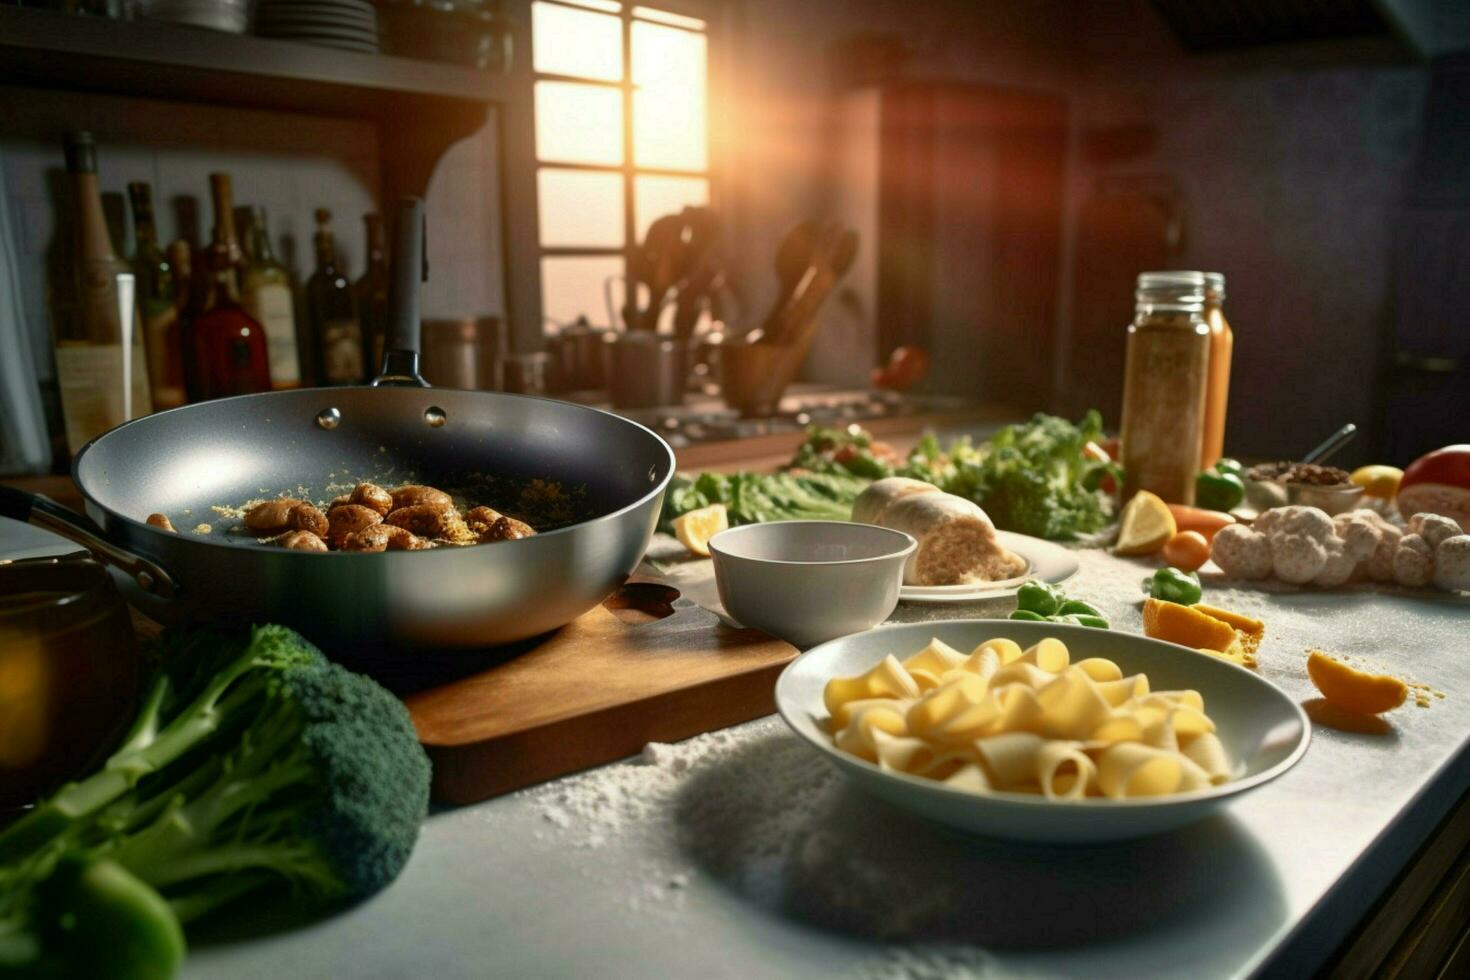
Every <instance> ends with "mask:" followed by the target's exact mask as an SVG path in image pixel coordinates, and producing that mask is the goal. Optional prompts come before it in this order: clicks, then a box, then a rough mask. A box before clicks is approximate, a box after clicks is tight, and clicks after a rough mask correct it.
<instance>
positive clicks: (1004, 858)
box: [17, 419, 1470, 980]
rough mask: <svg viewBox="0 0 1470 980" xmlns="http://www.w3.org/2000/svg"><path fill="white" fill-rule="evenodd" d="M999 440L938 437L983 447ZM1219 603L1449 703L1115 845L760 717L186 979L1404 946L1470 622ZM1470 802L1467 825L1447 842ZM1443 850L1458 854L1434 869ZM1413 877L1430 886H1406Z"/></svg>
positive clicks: (670, 973) (1264, 598)
mask: <svg viewBox="0 0 1470 980" xmlns="http://www.w3.org/2000/svg"><path fill="white" fill-rule="evenodd" d="M995 424H997V423H993V422H991V421H990V420H984V421H981V420H979V419H976V420H973V421H971V422H969V423H968V424H962V425H961V426H959V427H958V428H957V429H951V430H949V431H947V432H945V433H944V435H945V436H946V437H947V436H950V435H954V434H957V432H958V431H962V430H963V431H968V432H969V433H970V434H972V435H975V436H976V437H983V436H984V435H986V434H988V432H989V431H991V430H993V428H994V426H995ZM910 436H911V434H910V433H894V437H893V439H892V441H894V442H895V443H896V444H899V445H900V446H901V445H902V444H904V443H906V442H907V441H909V437H910ZM778 448H779V447H778ZM782 451H783V452H789V450H782ZM681 462H682V460H681ZM722 462H723V461H722ZM710 463H713V461H709V462H704V461H701V464H700V465H710ZM686 465H688V464H686ZM730 465H731V466H735V467H738V468H758V467H759V462H752V461H749V460H747V459H741V458H733V457H732V460H731V461H730ZM17 482H19V481H17ZM27 482H30V481H27ZM36 482H43V481H36ZM50 483H51V484H54V485H47V486H44V487H40V486H36V485H35V483H32V485H31V487H30V488H31V489H43V492H51V493H52V494H53V495H55V496H57V497H59V498H62V499H66V498H67V496H68V492H70V493H71V494H74V493H75V491H74V489H73V488H71V487H70V485H69V481H66V480H65V479H64V478H59V479H55V480H52V481H50ZM1081 557H1082V560H1083V568H1082V571H1081V572H1080V573H1079V575H1078V576H1077V577H1076V578H1075V579H1073V580H1072V581H1071V582H1070V583H1069V584H1068V586H1067V589H1068V591H1069V592H1071V593H1072V594H1075V595H1078V596H1080V597H1083V598H1087V599H1089V600H1096V603H1097V604H1098V605H1099V606H1101V608H1102V609H1103V611H1104V612H1106V613H1108V614H1109V616H1110V618H1111V620H1112V622H1113V625H1114V628H1116V629H1122V630H1130V631H1135V632H1136V631H1139V630H1140V629H1141V621H1140V613H1139V609H1138V605H1137V598H1138V593H1137V591H1136V590H1137V583H1138V580H1139V579H1140V578H1142V577H1143V574H1144V573H1145V571H1146V567H1145V566H1143V565H1142V564H1141V563H1138V562H1133V561H1129V560H1125V559H1118V558H1114V557H1112V556H1110V555H1107V554H1105V553H1102V552H1098V551H1085V552H1082V553H1081ZM706 564H707V563H706ZM678 577H679V578H680V579H681V580H682V581H681V586H682V587H683V588H684V589H685V594H686V596H688V597H690V598H694V599H700V598H704V599H706V600H707V599H708V592H707V591H705V592H703V593H702V592H701V590H702V589H703V590H707V589H708V576H707V573H706V572H702V571H701V570H700V569H699V567H698V566H696V565H690V566H688V567H686V568H682V569H680V570H679V572H678ZM701 583H702V584H701ZM1207 588H1208V591H1209V595H1210V598H1211V601H1213V602H1215V603H1216V604H1218V605H1223V606H1226V607H1229V608H1236V609H1239V610H1240V611H1242V612H1248V613H1253V614H1256V615H1259V616H1261V617H1262V618H1264V619H1265V621H1266V623H1267V636H1266V640H1265V643H1264V645H1263V648H1262V654H1261V656H1262V666H1261V672H1262V674H1263V675H1264V676H1265V677H1267V678H1269V679H1270V680H1272V681H1273V682H1275V683H1277V684H1279V685H1280V686H1281V687H1282V688H1283V689H1284V690H1286V691H1287V692H1288V693H1289V694H1290V695H1291V696H1292V697H1294V698H1296V699H1297V700H1299V701H1303V702H1307V701H1310V700H1311V699H1312V698H1313V697H1314V696H1315V693H1316V692H1315V690H1314V689H1313V688H1312V687H1311V685H1310V682H1309V681H1308V680H1307V678H1306V672H1305V666H1304V660H1305V658H1304V651H1305V650H1306V648H1308V647H1321V648H1325V649H1329V650H1333V651H1337V652H1341V653H1346V654H1351V655H1354V656H1357V657H1360V658H1363V659H1365V660H1367V661H1369V662H1373V663H1378V664H1381V665H1382V666H1383V667H1385V668H1386V669H1389V670H1390V671H1392V672H1394V673H1396V674H1399V675H1401V676H1404V677H1406V678H1407V679H1411V680H1415V681H1420V682H1423V683H1425V684H1428V685H1431V686H1432V687H1433V688H1435V689H1437V690H1438V691H1439V692H1441V693H1443V695H1444V697H1443V698H1436V697H1433V696H1430V697H1429V698H1428V699H1427V700H1428V702H1429V706H1428V707H1424V708H1420V707H1417V706H1415V705H1414V703H1413V701H1412V700H1411V701H1410V703H1409V704H1408V705H1406V706H1404V707H1403V708H1400V709H1399V710H1398V711H1396V712H1394V713H1392V714H1391V715H1389V716H1387V721H1388V729H1387V731H1386V732H1385V733H1383V734H1362V733H1357V734H1355V733H1349V732H1342V731H1337V730H1334V729H1331V728H1327V727H1324V726H1320V725H1319V726H1317V727H1315V729H1314V732H1313V743H1312V746H1311V748H1310V750H1309V751H1308V753H1307V755H1306V756H1305V758H1304V759H1303V760H1302V762H1301V763H1300V764H1299V765H1298V766H1297V767H1296V768H1295V769H1293V770H1292V771H1291V772H1290V773H1288V774H1286V775H1285V776H1284V777H1283V778H1282V779H1280V780H1278V781H1277V782H1276V783H1273V784H1272V785H1270V786H1267V787H1265V788H1263V789H1261V790H1259V791H1257V792H1254V793H1251V794H1248V795H1246V796H1245V797H1243V798H1241V799H1240V800H1238V801H1236V802H1234V803H1232V804H1231V805H1230V806H1229V808H1228V810H1227V811H1226V813H1225V815H1224V816H1220V817H1216V818H1213V819H1211V820H1209V821H1206V822H1205V823H1202V824H1198V825H1196V826H1194V827H1191V828H1186V829H1184V830H1182V831H1179V832H1176V833H1173V834H1169V835H1165V836H1163V837H1158V838H1154V839H1152V840H1146V841H1139V842H1133V843H1127V844H1122V845H1114V846H1110V847H1104V848H1095V849H1087V848H1076V849H1064V848H1043V847H1031V846H1023V845H1016V844H1005V843H996V842H986V841H981V840H977V839H971V838H964V837H961V836H958V835H956V834H954V833H951V832H949V831H945V830H941V829H939V828H936V827H933V826H930V825H928V824H926V823H924V822H922V821H921V820H919V819H917V818H915V817H912V816H909V815H907V814H905V813H902V812H900V811H898V810H895V809H893V808H891V807H889V806H888V805H886V804H884V803H881V802H879V801H876V800H873V799H870V798H868V797H866V796H865V795H863V794H862V793H861V792H859V791H858V790H857V789H855V788H853V787H851V786H849V785H847V784H846V782H845V781H844V780H843V779H842V778H840V777H839V776H838V775H837V774H836V773H835V771H833V770H832V769H830V768H829V767H828V766H827V764H826V763H825V762H824V761H823V760H821V759H820V758H819V757H818V756H817V754H816V753H815V752H813V751H812V750H811V749H810V748H808V747H807V746H805V745H803V744H801V743H800V742H798V741H797V739H796V738H795V736H793V735H791V734H789V733H788V732H787V731H786V729H785V727H784V725H783V724H782V723H781V722H780V721H779V719H776V718H767V719H762V720H759V721H755V722H752V723H749V724H746V725H742V726H737V727H736V728H733V729H728V730H726V731H725V732H720V733H714V734H712V735H707V736H701V737H700V738H697V739H692V740H690V741H689V742H686V743H681V744H680V745H679V746H675V747H673V748H663V747H654V748H653V749H651V750H649V751H648V752H646V753H645V757H644V758H643V759H641V760H639V759H635V760H632V761H629V762H624V763H616V764H613V765H611V766H607V767H603V768H601V769H598V770H593V771H591V772H589V773H584V774H580V775H576V776H572V777H568V778H566V779H562V780H556V781H553V782H551V783H548V784H545V785H543V786H541V787H535V788H532V789H530V790H526V791H524V792H521V793H517V794H514V795H510V796H506V797H501V798H499V799H494V800H490V801H487V802H484V803H481V804H477V805H474V806H467V807H461V808H445V809H442V810H439V811H437V812H435V813H434V814H432V815H431V816H430V818H429V820H428V821H427V823H426V824H425V827H424V831H423V834H422V837H421V839H420V842H419V845H418V849H417V850H416V852H415V854H414V857H413V859H412V861H411V862H410V864H409V866H408V867H407V869H406V870H405V872H404V874H403V876H402V877H401V878H400V879H399V881H398V882H396V883H395V884H394V885H393V886H392V887H391V888H389V889H388V890H387V891H385V892H384V893H382V894H381V895H379V896H377V897H375V898H374V899H373V900H371V901H369V902H367V903H365V904H363V905H361V906H359V907H356V908H353V909H350V910H348V911H346V912H344V913H341V914H339V915H336V916H333V917H331V918H329V919H326V920H324V921H322V922H319V923H316V924H314V925H310V926H306V927H301V928H295V929H289V930H283V931H280V932H275V933H270V934H265V935H253V936H252V937H250V938H247V939H240V938H239V937H228V940H229V941H217V940H216V941H209V940H206V941H203V942H196V944H195V948H194V950H193V951H192V953H191V956H190V959H189V961H188V964H187V966H186V976H191V977H208V978H216V977H221V978H231V977H241V978H245V977H249V978H254V977H257V976H261V975H265V976H271V975H277V976H285V977H292V978H296V977H337V976H352V977H355V978H357V977H364V978H372V977H384V978H387V977H397V976H404V975H409V974H415V975H429V976H435V977H446V978H454V977H480V976H495V977H515V978H519V977H537V978H540V977H571V976H600V977H630V978H631V977H646V976H665V977H675V978H680V977H685V976H693V975H701V976H707V977H710V978H723V977H732V978H733V977H739V978H742V980H743V978H760V977H773V978H775V977H782V978H785V977H797V976H801V977H807V976H810V977H873V978H889V977H892V978H898V977H912V978H923V980H927V978H931V977H933V978H937V977H954V976H958V977H967V976H978V975H981V974H982V973H983V974H984V975H986V976H991V975H997V976H1036V975H1048V976H1050V975H1062V976H1088V977H1093V976H1111V975H1128V976H1147V975H1161V974H1179V973H1188V974H1189V975H1191V976H1201V977H1206V976H1208V977H1214V976H1243V975H1250V974H1252V973H1265V974H1268V975H1279V976H1298V975H1305V974H1308V973H1310V972H1312V971H1313V970H1315V969H1317V968H1318V967H1320V966H1321V965H1322V964H1323V963H1327V962H1330V961H1331V959H1332V958H1333V957H1334V956H1337V955H1339V954H1340V950H1341V949H1342V948H1343V947H1344V945H1345V944H1346V943H1347V942H1348V941H1349V940H1351V939H1354V938H1356V940H1357V941H1358V942H1359V943H1360V944H1361V943H1365V942H1367V943H1368V944H1369V945H1373V944H1377V945H1378V946H1379V947H1384V946H1386V945H1390V944H1392V942H1393V941H1394V939H1395V938H1396V937H1397V936H1398V934H1399V932H1400V931H1402V929H1403V928H1404V925H1405V922H1404V921H1403V920H1404V919H1405V918H1406V917H1407V913H1404V912H1403V911H1402V909H1400V910H1398V912H1397V913H1395V910H1394V908H1393V905H1394V902H1399V903H1400V904H1402V901H1401V900H1400V899H1398V898H1395V899H1394V901H1393V902H1385V905H1384V907H1382V908H1378V909H1375V908H1374V907H1375V903H1378V902H1379V901H1380V897H1381V896H1384V895H1385V892H1386V890H1390V885H1392V886H1393V889H1395V890H1396V891H1395V892H1394V894H1395V895H1398V894H1402V893H1410V894H1412V895H1414V896H1416V897H1414V898H1413V900H1412V901H1413V904H1414V907H1415V908H1417V907H1418V906H1419V905H1422V904H1424V903H1425V901H1426V895H1425V893H1426V891H1427V890H1429V889H1430V888H1431V887H1432V886H1433V885H1434V884H1435V883H1436V882H1437V881H1438V880H1439V878H1438V876H1439V874H1440V873H1441V872H1442V870H1443V867H1442V865H1443V864H1447V863H1451V862H1452V860H1453V859H1454V857H1455V855H1456V854H1458V853H1459V851H1460V849H1461V848H1462V847H1463V846H1464V842H1463V839H1461V838H1459V837H1456V836H1455V835H1456V834H1460V835H1463V834H1464V832H1465V831H1464V827H1465V826H1466V824H1467V823H1470V810H1467V807H1466V806H1465V805H1464V801H1465V800H1467V799H1470V796H1467V789H1470V604H1467V603H1466V601H1465V600H1463V599H1462V600H1458V601H1456V600H1453V599H1450V598H1448V597H1444V596H1440V595H1437V594H1434V593H1429V592H1420V593H1413V594H1410V593H1406V592H1402V591H1396V592H1386V593H1378V592H1374V591H1370V590H1366V589H1357V590H1353V591H1346V592H1338V593H1330V594H1329V593H1320V592H1310V591H1280V592H1266V591H1262V590H1259V589H1254V588H1229V587H1227V586H1226V585H1225V584H1221V583H1209V582H1207ZM1009 605H1010V604H1009V602H1008V601H1001V602H999V603H980V604H975V605H963V606H948V607H923V606H910V605H901V606H900V607H899V609H898V611H897V613H896V614H895V617H894V618H895V620H896V621H913V620H915V619H923V618H930V617H940V618H954V617H959V616H1003V615H1005V613H1006V612H1007V611H1008V609H1009ZM732 787H733V790H732ZM1457 801H1458V802H1459V803H1460V807H1459V811H1457V813H1456V817H1455V818H1454V820H1453V821H1448V822H1447V823H1452V824H1453V825H1454V827H1455V832H1454V833H1451V832H1450V831H1447V830H1444V829H1443V828H1442V827H1441V823H1442V822H1444V821H1446V814H1448V813H1450V812H1451V810H1452V808H1454V807H1455V806H1456V804H1457ZM1437 828H1439V829H1438V830H1437ZM1436 835H1437V836H1436ZM1431 837H1433V839H1434V840H1436V841H1438V842H1443V841H1446V840H1449V839H1451V838H1454V839H1455V840H1458V841H1459V842H1458V843H1457V844H1456V845H1455V846H1454V848H1453V849H1452V850H1450V851H1449V852H1448V853H1447V854H1446V855H1444V856H1443V858H1440V856H1439V854H1438V853H1437V852H1435V853H1433V854H1431V856H1430V858H1425V857H1422V856H1421V857H1419V858H1416V852H1419V851H1420V849H1421V848H1424V847H1425V842H1426V840H1429V839H1431ZM1435 847H1438V848H1439V849H1440V850H1443V849H1444V848H1443V846H1441V845H1440V844H1436V845H1435ZM1426 850H1428V849H1426ZM1431 858H1433V860H1431ZM1423 864H1428V865H1430V866H1431V867H1430V868H1429V871H1428V872H1425V871H1423V870H1422V868H1421V867H1420V865H1423ZM1406 867H1410V870H1409V871H1407V872H1406V871H1405V868H1406ZM1401 873H1402V874H1403V877H1404V879H1406V880H1408V884H1406V883H1405V882H1404V881H1400V882H1395V879H1396V878H1398V877H1399V876H1400V875H1401ZM1416 880H1417V882H1418V884H1417V887H1416V888H1411V887H1409V886H1410V885H1413V884H1415V881H1416ZM1370 910H1372V918H1371V920H1365V918H1364V917H1365V914H1366V913H1369V912H1370ZM1411 911H1412V910H1411ZM1391 913H1392V914H1391ZM1395 914H1397V918H1398V921H1396V922H1392V923H1390V925H1389V926H1384V927H1382V928H1379V926H1378V923H1379V922H1380V921H1381V920H1384V919H1394V916H1395ZM1390 929H1391V932H1389V931H1388V930H1390ZM256 931H257V932H258V931H259V930H256ZM1380 934H1381V935H1382V937H1385V938H1380ZM1376 952H1377V954H1379V955H1381V954H1382V953H1383V952H1385V950H1384V949H1383V948H1379V949H1377V951H1376Z"/></svg>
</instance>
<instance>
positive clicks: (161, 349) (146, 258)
mask: <svg viewBox="0 0 1470 980" xmlns="http://www.w3.org/2000/svg"><path fill="white" fill-rule="evenodd" d="M128 199H129V200H130V201H131V202H132V205H133V239H134V247H133V274H134V275H135V276H136V277H137V282H138V287H137V288H138V308H139V310H140V311H141V312H142V314H143V344H144V347H145V348H146V349H147V352H148V381H149V390H150V392H151V393H152V395H153V407H154V408H156V409H165V408H177V407H178V406H180V405H182V404H184V402H185V400H186V399H185V394H184V361H183V349H182V347H181V346H180V343H179V310H178V307H176V306H175V305H174V282H173V279H174V273H173V266H172V265H171V264H170V263H169V260H168V257H167V256H165V255H164V254H163V249H161V248H159V246H158V230H157V228H156V227H155V225H154V223H153V188H152V187H150V186H149V185H148V184H146V183H143V182H141V181H134V182H133V183H131V184H129V185H128Z"/></svg>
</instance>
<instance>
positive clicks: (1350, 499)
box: [1286, 480, 1363, 517]
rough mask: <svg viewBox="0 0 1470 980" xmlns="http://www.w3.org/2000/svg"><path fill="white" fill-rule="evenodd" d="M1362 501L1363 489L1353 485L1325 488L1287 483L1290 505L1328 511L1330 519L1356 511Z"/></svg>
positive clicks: (1331, 485) (1287, 497) (1307, 484)
mask: <svg viewBox="0 0 1470 980" xmlns="http://www.w3.org/2000/svg"><path fill="white" fill-rule="evenodd" d="M1362 499H1363V488H1362V487H1360V486H1357V485H1356V484H1352V483H1348V484H1341V483H1335V484H1328V485H1326V486H1323V485H1321V484H1314V483H1296V482H1294V481H1291V480H1288V481H1287V482H1286V500H1287V502H1288V503H1292V504H1300V505H1301V506H1303V507H1317V508H1320V509H1322V510H1324V511H1326V512H1327V515H1328V516H1329V517H1330V516H1332V515H1333V514H1341V513H1344V512H1346V511H1350V510H1353V509H1355V508H1356V507H1357V506H1358V504H1359V502H1361V501H1362Z"/></svg>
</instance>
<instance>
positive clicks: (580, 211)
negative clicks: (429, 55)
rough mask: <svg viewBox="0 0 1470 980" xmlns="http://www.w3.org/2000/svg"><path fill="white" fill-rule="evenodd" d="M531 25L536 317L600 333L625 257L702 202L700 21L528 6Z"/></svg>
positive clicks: (597, 1)
mask: <svg viewBox="0 0 1470 980" xmlns="http://www.w3.org/2000/svg"><path fill="white" fill-rule="evenodd" d="M531 26H532V48H533V52H532V66H533V67H534V69H535V71H536V74H537V81H536V97H535V108H536V157H537V159H538V161H540V163H541V164H542V166H541V168H540V170H539V171H538V173H537V193H538V204H539V210H540V222H539V237H540V244H541V248H542V250H543V258H542V264H541V271H542V277H541V290H542V309H543V310H544V311H545V313H546V317H547V319H548V320H549V321H551V322H554V323H566V322H569V321H571V320H574V319H576V318H577V317H578V316H582V315H585V316H586V317H587V318H588V319H589V320H591V321H592V322H593V323H596V324H604V325H606V324H607V322H608V319H609V316H608V313H607V311H606V302H605V301H604V299H603V295H604V286H605V284H606V282H607V280H608V279H609V278H610V277H611V278H616V277H618V276H621V275H622V274H623V273H624V269H625V265H624V263H625V257H626V254H627V250H628V248H629V247H630V246H631V245H632V244H635V243H637V242H638V241H639V240H640V239H641V238H642V237H643V235H644V233H645V232H646V231H647V229H648V226H649V225H650V224H652V223H653V221H654V220H655V219H656V218H658V217H660V216H661V215H664V214H669V213H673V212H677V211H679V210H680V209H682V208H684V207H686V206H690V205H700V204H708V203H709V200H710V193H711V190H710V174H709V170H710V154H709V142H710V137H709V78H708V74H709V37H708V34H707V33H706V30H707V22H706V21H704V20H701V19H698V18H695V17H690V16H688V15H686V14H682V13H675V12H673V11H663V10H659V9H657V8H653V7H643V6H638V7H631V8H629V7H625V6H623V5H622V4H619V3H617V2H615V0H536V2H534V3H532V5H531ZM625 51H627V52H629V53H630V57H629V58H628V59H627V63H625V59H624V52H625ZM628 104H631V107H632V119H631V121H630V122H631V124H630V125H627V126H625V125H624V106H625V105H628ZM618 285H621V284H618Z"/></svg>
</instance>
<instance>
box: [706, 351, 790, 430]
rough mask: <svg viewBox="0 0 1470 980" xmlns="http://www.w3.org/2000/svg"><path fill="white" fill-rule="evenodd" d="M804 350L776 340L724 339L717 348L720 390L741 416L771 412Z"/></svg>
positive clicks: (756, 415)
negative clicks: (748, 340)
mask: <svg viewBox="0 0 1470 980" xmlns="http://www.w3.org/2000/svg"><path fill="white" fill-rule="evenodd" d="M805 357H806V351H805V350H804V349H801V348H796V347H785V346H781V345H778V344H762V343H755V344H745V343H728V344H725V345H723V346H722V347H721V348H720V393H721V394H722V395H723V396H724V398H725V403H726V404H727V405H729V406H730V407H731V408H733V409H735V410H736V411H737V412H739V413H740V417H741V418H747V419H749V418H762V417H765V416H770V415H775V414H776V413H777V411H778V409H779V408H780V405H781V396H782V395H783V394H784V393H785V391H786V387H787V385H789V384H791V382H792V380H793V379H795V377H796V372H797V370H798V369H800V367H801V362H802V361H803V360H804V359H805Z"/></svg>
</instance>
